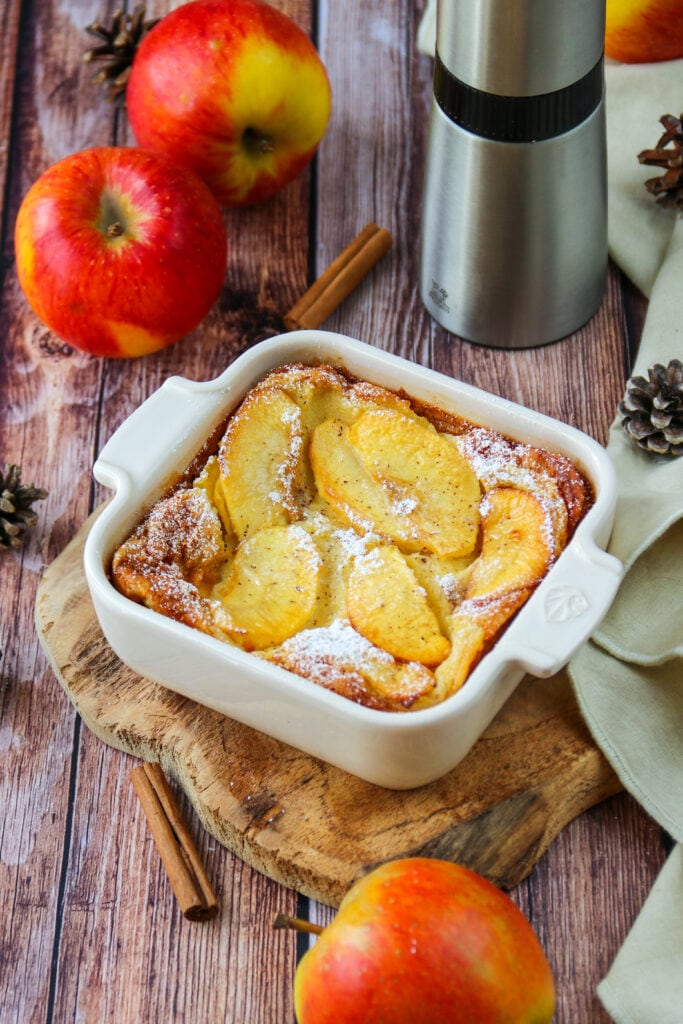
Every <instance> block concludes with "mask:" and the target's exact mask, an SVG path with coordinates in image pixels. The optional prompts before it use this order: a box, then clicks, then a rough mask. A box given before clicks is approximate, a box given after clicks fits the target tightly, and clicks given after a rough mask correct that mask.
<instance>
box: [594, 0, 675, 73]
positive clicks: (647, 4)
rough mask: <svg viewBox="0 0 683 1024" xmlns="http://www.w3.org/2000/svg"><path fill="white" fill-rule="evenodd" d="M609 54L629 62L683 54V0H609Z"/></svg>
mask: <svg viewBox="0 0 683 1024" xmlns="http://www.w3.org/2000/svg"><path fill="white" fill-rule="evenodd" d="M605 17H606V22H605V53H606V54H607V56H608V57H611V58H612V59H613V60H620V61H624V62H625V63H627V64H638V63H648V62H650V61H660V60H673V59H674V58H676V57H683V3H681V0H607V9H606V15H605Z"/></svg>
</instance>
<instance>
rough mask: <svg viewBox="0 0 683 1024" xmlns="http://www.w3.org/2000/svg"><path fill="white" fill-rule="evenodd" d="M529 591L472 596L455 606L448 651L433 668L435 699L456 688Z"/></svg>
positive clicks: (443, 697) (469, 672)
mask: <svg viewBox="0 0 683 1024" xmlns="http://www.w3.org/2000/svg"><path fill="white" fill-rule="evenodd" d="M530 594H531V590H530V589H525V588H522V589H520V590H514V591H511V592H509V593H506V594H499V595H498V596H497V597H494V598H474V599H472V600H468V601H464V602H463V603H462V604H461V605H460V606H459V608H458V609H457V611H455V612H454V613H453V615H452V616H451V618H450V621H449V629H448V633H449V636H450V642H451V650H450V654H449V655H448V657H447V658H446V659H445V661H443V662H442V663H441V664H440V665H439V666H437V668H436V669H435V670H434V675H435V676H436V680H437V688H438V697H437V698H436V699H437V700H439V701H441V700H444V699H445V698H446V697H450V696H451V695H452V694H454V693H455V692H456V691H457V690H459V689H460V687H461V686H462V684H463V683H464V682H465V680H466V679H467V678H468V676H469V675H470V674H471V672H472V670H473V668H474V667H475V665H476V664H477V662H478V661H479V660H480V659H481V658H482V657H483V655H484V654H486V652H487V651H488V650H489V648H490V647H491V646H492V644H493V643H494V642H495V640H496V638H497V637H498V634H499V633H500V631H501V630H502V629H503V627H504V626H505V624H506V623H507V622H508V621H509V620H510V619H511V618H512V616H513V615H514V614H515V612H516V611H518V610H519V609H520V608H521V607H522V605H523V604H524V602H525V601H526V600H527V598H528V597H529V596H530Z"/></svg>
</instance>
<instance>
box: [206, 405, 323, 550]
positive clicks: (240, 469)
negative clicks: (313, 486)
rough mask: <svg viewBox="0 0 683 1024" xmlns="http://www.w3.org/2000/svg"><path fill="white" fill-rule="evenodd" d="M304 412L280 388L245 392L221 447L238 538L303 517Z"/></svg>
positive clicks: (228, 500) (224, 482)
mask: <svg viewBox="0 0 683 1024" xmlns="http://www.w3.org/2000/svg"><path fill="white" fill-rule="evenodd" d="M302 452H303V433H302V429H301V412H300V410H299V407H298V406H297V404H296V403H295V402H293V401H292V399H291V398H289V397H288V396H287V395H286V394H285V393H284V391H281V390H280V389H278V388H273V389H268V388H264V389H262V390H260V391H255V392H253V393H252V394H251V395H249V396H247V398H246V399H245V401H244V402H243V403H242V405H241V407H240V409H239V410H238V411H237V413H236V414H235V415H234V416H233V418H232V419H231V421H230V424H229V426H228V429H227V430H226V432H225V435H224V437H223V440H222V442H221V447H220V451H219V456H218V457H219V463H220V468H221V483H222V487H223V494H224V496H225V504H226V506H227V509H228V512H229V513H230V519H231V520H232V523H233V526H234V528H235V533H236V534H237V537H238V538H239V539H240V540H242V539H243V538H244V537H247V536H252V535H253V534H255V533H256V532H257V531H258V530H262V529H264V528H265V527H268V526H278V525H279V526H284V525H286V524H287V523H290V522H294V521H296V520H298V519H300V518H301V512H300V509H299V506H298V503H297V494H298V492H299V490H300V488H301V486H302Z"/></svg>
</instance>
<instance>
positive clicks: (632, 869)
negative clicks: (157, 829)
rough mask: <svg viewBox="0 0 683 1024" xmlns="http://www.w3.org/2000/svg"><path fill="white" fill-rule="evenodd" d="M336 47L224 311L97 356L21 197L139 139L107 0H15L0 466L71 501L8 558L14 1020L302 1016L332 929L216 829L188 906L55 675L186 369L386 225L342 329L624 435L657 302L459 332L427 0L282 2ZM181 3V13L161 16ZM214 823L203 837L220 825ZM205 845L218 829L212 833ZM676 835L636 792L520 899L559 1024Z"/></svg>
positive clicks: (4, 601)
mask: <svg viewBox="0 0 683 1024" xmlns="http://www.w3.org/2000/svg"><path fill="white" fill-rule="evenodd" d="M276 5H277V6H278V7H279V8H281V9H282V10H285V11H286V12H287V13H288V14H290V15H291V16H292V17H293V18H294V19H295V20H296V21H297V22H298V23H299V24H301V25H302V26H303V27H304V28H305V29H306V30H307V31H310V32H311V33H312V34H313V36H314V38H315V39H316V41H317V44H318V46H319V48H320V51H321V54H322V56H323V58H324V61H325V63H326V65H327V68H328V71H329V75H330V79H331V82H332V87H333V92H334V113H333V118H332V122H331V125H330V128H329V131H328V134H327V137H326V139H325V141H324V143H323V145H322V147H321V149H320V152H319V155H318V158H317V160H316V162H315V165H314V166H313V167H312V168H311V171H310V173H306V174H305V175H304V176H303V177H301V178H300V179H299V180H298V181H296V182H295V183H294V184H293V185H292V186H291V187H290V188H288V189H287V190H286V191H285V192H284V193H282V194H280V195H279V196H278V197H276V198H275V199H274V200H273V201H271V202H269V203H267V204H264V205H262V206H261V207H259V208H253V209H245V210H240V211H233V212H229V213H227V214H226V221H227V225H228V230H229V233H230V250H231V256H230V265H229V270H228V275H227V278H226V283H225V288H224V290H223V293H222V296H221V298H220V300H219V302H218V303H217V305H216V306H215V308H214V309H213V311H212V312H211V314H210V315H209V317H208V318H207V320H206V322H205V323H204V324H203V325H202V326H201V328H200V329H198V330H197V331H196V332H195V333H194V334H193V335H192V336H190V337H188V338H186V339H184V340H183V341H182V342H180V343H178V344H176V345H175V346H173V347H171V348H170V349H168V350H166V351H164V352H161V353H159V354H157V355H154V356H151V357H146V358H143V359H141V360H137V361H120V362H116V361H103V360H100V359H96V358H90V357H88V356H86V355H83V354H81V353H78V352H75V351H73V350H72V349H70V348H69V347H68V346H66V345H64V344H62V343H61V342H60V341H59V340H58V339H57V338H56V337H54V336H53V335H52V334H50V332H49V331H48V330H47V329H45V328H44V327H43V326H42V325H41V324H40V323H39V322H38V321H37V320H36V318H35V317H34V316H33V314H32V313H31V311H30V310H29V309H28V307H27V305H26V303H25V301H24V299H23V296H22V294H21V292H20V289H19V285H18V283H17V278H16V274H15V269H14V253H13V242H12V234H13V224H14V219H15V216H16V212H17V209H18V206H19V203H20V200H21V197H22V195H23V194H24V193H25V192H26V190H27V189H28V187H29V185H30V184H31V183H32V181H33V180H34V179H35V178H36V177H38V175H39V174H40V173H41V172H42V171H43V170H44V169H45V168H46V167H47V166H48V165H50V164H51V163H53V162H54V161H55V160H57V159H58V158H60V157H62V156H64V155H66V154H67V153H70V152H72V151H74V150H77V149H81V148H85V147H87V146H92V145H103V144H112V143H117V144H130V143H131V142H132V138H131V135H130V132H129V129H128V126H127V123H126V116H125V114H124V113H120V112H119V113H117V112H116V111H115V110H114V109H113V108H112V107H110V106H109V105H107V103H105V102H104V100H103V98H102V97H101V95H100V93H99V92H98V91H97V89H96V88H95V86H93V85H92V84H91V82H90V74H91V72H90V71H89V70H88V69H84V68H83V66H82V64H81V54H82V52H83V50H84V49H85V48H86V47H87V45H88V39H87V37H86V36H85V34H84V27H85V25H87V24H89V23H90V22H92V21H93V20H95V18H99V19H101V20H104V19H105V18H106V17H109V16H110V15H111V13H112V10H113V8H114V4H113V3H111V4H109V3H106V4H105V3H104V0H102V2H97V0H70V2H59V0H41V2H40V3H38V2H37V0H3V3H2V4H0V55H1V65H0V67H1V71H0V75H1V77H0V122H1V132H2V134H1V144H0V196H2V201H3V207H2V215H1V220H0V224H1V225H2V262H1V263H0V276H1V285H2V292H1V297H0V346H1V351H2V358H1V362H0V409H1V411H2V412H1V418H0V459H2V460H3V461H5V462H16V463H20V464H21V465H22V467H23V479H24V480H25V482H32V481H35V482H36V483H39V484H41V485H43V486H45V487H47V488H48V489H49V498H48V499H47V500H46V501H44V502H42V503H39V504H38V506H37V508H38V512H39V522H38V525H37V527H35V528H34V529H33V530H32V531H31V533H30V535H29V538H28V541H27V543H26V545H25V547H24V548H23V549H22V550H21V551H19V552H18V553H8V552H5V553H2V555H0V600H1V605H0V607H1V608H2V613H1V621H0V648H1V649H2V662H1V663H0V669H1V673H2V675H1V679H2V683H1V686H0V764H1V765H2V768H1V770H0V899H1V901H2V907H3V913H2V915H1V919H0V1020H1V1021H2V1022H3V1024H27V1022H59V1024H62V1022H67V1021H84V1022H86V1024H97V1022H103V1021H116V1022H117V1024H140V1022H142V1021H157V1020H159V1021H161V1020H164V1021H186V1020H192V1021H195V1022H197V1024H200V1022H207V1024H208V1022H212V1024H213V1022H218V1021H229V1022H233V1024H273V1022H276V1021H278V1022H280V1021H282V1022H284V1021H286V1022H292V1021H293V1019H294V1013H293V1004H292V982H293V977H294V971H295V967H296V960H297V955H300V954H301V951H302V943H301V941H299V943H298V946H297V940H296V939H295V938H294V937H293V936H292V934H291V933H283V932H274V931H273V930H272V927H271V921H272V918H273V915H274V913H275V912H276V911H277V910H284V911H287V912H290V913H292V912H297V911H298V912H299V914H310V915H311V916H312V917H315V918H317V919H318V920H320V921H322V922H323V923H325V921H327V920H329V918H330V916H331V914H332V911H331V910H329V909H328V908H324V907H321V906H317V905H313V904H311V905H308V901H307V900H306V899H304V898H303V897H298V896H297V894H296V893H294V892H292V891H289V890H287V889H284V888H282V887H281V886H279V885H278V884H276V883H275V882H273V881H271V880H269V879H268V878H266V877H264V876H262V875H260V874H258V873H257V872H255V871H253V870H252V869H250V868H248V867H247V866H246V865H245V864H244V863H243V862H241V861H240V860H239V859H237V858H236V857H235V856H233V855H232V854H230V853H228V852H227V851H226V850H225V849H224V848H223V847H221V846H220V845H218V844H217V843H216V842H215V841H214V840H212V839H210V838H209V836H208V835H207V834H205V833H202V834H201V835H200V837H199V842H200V847H201V852H202V855H203V857H204V860H205V863H206V865H207V868H208V871H209V875H210V877H211V878H212V879H213V880H214V883H215V885H216V888H217V890H218V894H219V897H220V901H221V904H222V912H221V914H220V916H219V917H218V918H217V919H215V920H213V921H212V922H209V923H203V924H196V923H190V922H188V921H186V920H185V919H184V918H183V917H182V916H181V915H180V913H179V911H178V908H177V905H176V903H175V900H174V899H173V896H172V894H171V891H170V889H169V886H168V882H167V879H166V876H165V875H164V873H163V870H162V869H161V867H160V863H159V860H158V856H157V853H156V850H155V848H154V846H153V843H152V841H151V839H150V835H149V832H148V830H147V827H146V825H145V822H144V819H143V817H142V815H141V812H140V808H139V805H138V803H137V800H136V797H135V794H134V791H133V789H132V787H131V784H130V778H129V773H130V769H131V767H132V765H133V763H134V760H133V758H131V757H129V756H127V755H125V754H122V753H120V752H117V751H115V750H113V749H111V748H110V747H108V746H105V745H104V744H102V743H101V742H100V741H98V740H97V739H95V737H94V736H93V735H92V734H91V733H90V732H89V731H88V730H87V729H86V728H85V727H84V726H82V724H81V722H80V719H79V718H78V716H77V715H76V713H75V711H74V709H73V707H72V706H71V704H70V703H69V701H68V700H67V698H66V696H65V694H64V692H63V690H62V689H61V688H60V686H59V685H58V683H57V682H56V680H55V677H54V675H53V673H52V671H51V670H50V668H49V667H48V665H47V662H46V659H45V656H44V654H43V653H42V650H41V648H40V646H39V643H38V640H37V637H36V632H35V628H34V621H33V614H34V601H35V593H36V588H37V585H38V582H39V580H40V578H41V574H42V572H43V570H44V569H45V567H46V566H47V565H48V564H49V563H50V562H51V561H52V560H53V559H54V558H55V557H56V556H57V555H58V554H59V553H60V551H62V549H63V548H64V547H65V545H66V544H67V543H68V542H69V540H70V539H71V537H72V536H73V534H74V533H75V531H76V530H77V529H78V527H80V526H81V524H82V523H83V522H84V521H85V519H86V518H87V516H88V514H89V512H90V511H91V510H92V509H93V508H94V507H95V506H96V505H98V504H99V503H100V502H101V501H102V500H103V498H104V497H105V495H104V494H102V493H99V491H98V488H97V487H95V486H94V485H93V482H92V477H91V466H92V463H93V460H94V458H95V456H96V454H97V452H98V451H99V450H100V449H101V447H102V445H103V444H104V442H105V441H106V440H107V438H108V437H109V436H110V435H111V434H112V432H113V431H114V430H115V428H116V427H117V426H118V425H119V424H120V423H121V421H122V420H123V419H124V418H125V417H126V416H127V415H128V414H129V413H130V412H131V411H132V410H133V409H134V408H135V407H136V406H137V405H138V404H139V403H140V402H141V401H142V400H143V399H144V398H145V397H147V396H148V395H149V394H150V393H151V392H152V391H154V390H155V389H156V388H157V387H158V386H159V385H160V384H161V382H162V381H163V380H164V379H165V378H166V377H168V376H169V375H170V374H175V373H179V374H182V375H184V376H187V377H190V378H195V379H210V378H212V377H214V376H216V375H217V374H218V373H219V372H220V371H221V370H223V369H224V367H225V366H226V365H227V364H228V363H230V361H231V360H232V359H234V357H235V356H236V355H237V354H238V353H239V352H241V351H243V350H244V349H245V348H246V347H248V346H249V345H250V344H252V343H253V342H254V341H255V340H257V339H258V338H259V337H260V336H261V334H262V333H263V332H264V331H265V330H267V328H268V326H269V324H271V323H272V321H273V314H274V312H283V311H284V310H286V309H287V308H288V307H289V306H290V305H291V303H292V302H293V301H294V299H295V298H296V297H297V296H298V295H299V294H300V293H301V292H302V291H303V290H304V288H305V286H306V284H307V283H308V282H309V281H310V280H312V279H313V277H315V276H316V275H317V274H318V273H319V272H320V271H321V270H322V269H323V268H324V267H325V266H327V265H328V264H329V262H330V261H331V260H332V258H333V257H334V256H335V255H336V254H337V253H338V252H339V251H340V250H341V249H342V248H343V247H344V246H345V245H346V244H347V243H348V242H349V241H350V239H351V238H352V237H353V236H354V235H355V234H356V233H357V232H358V231H359V230H360V228H361V227H362V226H363V225H364V224H366V223H367V222H369V221H375V222H377V223H379V224H381V225H383V226H385V227H387V228H389V230H390V231H391V232H392V234H393V238H394V246H393V249H392V250H391V252H390V254H389V255H388V256H386V257H385V259H384V260H383V262H382V264H381V265H380V267H378V268H377V269H376V270H375V271H374V272H373V274H372V275H371V277H370V278H368V279H367V280H366V281H365V282H364V283H363V284H362V286H361V287H360V288H359V289H358V291H357V293H356V294H354V295H353V296H352V297H351V298H350V299H349V300H347V302H346V303H345V304H344V305H343V307H342V308H341V309H340V310H339V311H337V312H336V313H335V314H334V315H333V316H332V318H331V319H330V320H329V321H328V322H327V324H326V326H327V327H329V328H330V329H334V330H339V331H342V332H344V333H347V334H351V335H354V336H356V337H359V338H361V339H365V340H369V341H372V342H373V343H374V344H376V345H378V346H379V347H381V348H386V349H391V350H393V351H395V352H398V353H400V354H402V355H404V356H406V357H408V358H410V359H413V360H415V361H417V362H420V363H424V364H428V365H431V366H433V367H435V368H437V369H439V370H441V371H444V372H445V373H447V374H451V375H453V376H456V377H459V378H461V379H463V380H466V381H469V382H472V383H474V384H476V385H479V386H481V387H483V388H486V389H488V390H490V391H493V392H495V393H497V394H500V395H504V396H506V397H508V398H511V399H514V400H517V401H520V402H522V403H525V404H528V405H529V406H531V407H532V408H534V409H538V410H540V411H543V412H545V413H549V414H551V415H553V416H558V417H560V418H562V419H565V420H567V421H569V422H570V423H573V424H575V425H576V426H578V427H580V428H582V429H583V430H585V431H587V432H588V433H589V434H592V435H593V436H594V437H596V438H598V439H599V440H600V441H601V442H604V441H605V440H606V435H607V428H608V424H609V422H610V420H611V418H612V415H613V410H614V408H615V404H616V402H617V400H618V398H619V396H620V393H621V391H622V388H623V382H624V380H625V377H626V375H627V371H628V367H629V363H630V359H631V356H632V354H633V351H634V349H635V347H636V346H637V343H638V338H639V334H640V329H641V325H642V319H643V314H644V306H643V302H642V301H641V300H640V298H639V297H638V296H637V295H635V294H634V293H633V291H632V290H631V289H629V287H628V286H627V285H626V283H625V282H624V280H623V278H622V277H621V275H620V274H619V272H618V271H617V270H616V269H615V268H613V267H612V268H611V271H610V277H609V284H608V289H607V293H606V295H605V299H604V303H603V305H602V308H601V309H600V311H599V313H598V314H597V316H596V317H595V318H594V319H593V320H592V322H591V323H589V324H588V325H587V326H586V327H585V328H584V329H583V330H581V331H579V332H578V333H577V334H575V335H574V336H573V337H571V338H568V339H566V340H564V341H562V342H560V343H557V344H554V345H551V346H548V347H546V348H543V349H537V350H532V351H527V352H503V351H494V350H489V349H484V348H478V347H476V346H473V345H471V344H466V343H463V342H461V341H459V340H458V339H455V338H453V337H449V336H448V335H446V333H445V332H444V331H442V330H441V329H439V328H437V327H436V326H435V325H434V324H433V323H432V322H431V321H430V319H429V317H428V316H427V315H426V313H425V311H424V309H423V307H422V305H421V303H420V300H419V297H418V295H417V291H416V278H417V269H416V236H417V233H418V225H419V212H420V199H419V197H420V185H421V176H422V168H423V161H422V157H423V152H424V145H425V132H426V123H427V109H428V104H429V96H430V76H431V63H430V61H429V60H428V59H427V58H425V57H422V56H420V55H419V54H418V53H417V51H416V48H415V33H416V29H417V25H418V23H419V18H420V15H421V12H422V8H423V4H422V3H421V2H420V0H418V2H417V3H411V2H409V0H395V2H394V3H391V4H387V3H384V2H382V0H366V2H364V3H362V4H361V3H354V4H340V3H328V2H326V0H320V2H319V3H315V2H313V0H310V2H309V0H277V4H276ZM171 6H176V5H175V4H173V3H166V2H165V0H156V2H154V3H152V4H151V5H150V6H149V12H150V14H163V13H164V12H165V11H166V10H167V9H168V8H170V7H171ZM195 824H196V822H195ZM199 831H201V830H199ZM666 852H667V838H666V836H664V835H662V833H661V831H660V829H659V828H658V827H657V826H656V825H654V824H653V823H652V822H651V821H650V820H649V819H648V818H647V817H646V815H645V814H644V813H643V812H642V811H641V809H640V808H639V807H638V806H637V805H636V803H635V802H634V801H633V800H632V799H630V798H629V797H628V796H627V795H625V794H623V793H622V794H620V795H618V796H616V797H612V798H610V799H609V800H606V801H605V802H603V803H601V804H599V805H598V806H597V807H594V808H593V809H592V810H590V811H588V812H586V813H584V814H583V815H581V816H580V817H579V818H577V819H575V820H574V821H573V822H572V823H571V824H570V825H569V826H567V827H566V828H565V829H564V830H563V832H562V833H561V834H560V836H559V837H558V838H557V839H556V840H555V842H554V843H553V844H552V845H551V847H550V849H549V850H548V852H547V853H546V854H545V856H544V857H543V858H542V860H541V861H540V863H539V864H538V865H537V866H536V868H535V869H534V870H533V872H532V873H531V875H530V876H529V877H528V878H527V879H526V880H525V881H524V882H523V883H522V884H520V885H518V886H517V887H516V888H515V889H514V890H513V891H512V894H511V895H512V897H513V899H514V900H515V901H516V902H517V903H518V904H519V906H520V907H521V908H522V909H523V910H524V912H525V913H526V914H527V915H528V916H529V918H530V919H531V921H532V923H533V925H534V926H535V928H536V930H537V932H538V934H539V936H540V939H541V941H542V943H543V945H544V947H545V949H546V950H547V954H548V957H549V959H550V962H551V964H552V967H553V970H554V972H555V976H556V980H557V988H558V1009H557V1015H556V1020H557V1021H558V1024H605V1022H607V1021H608V1017H607V1015H606V1014H605V1013H604V1011H603V1010H602V1008H601V1006H600V1003H599V1001H598V999H597V997H596V995H595V987H596V984H597V982H598V981H599V979H600V978H601V977H602V976H603V974H604V973H605V971H606V970H607V968H608V967H609V965H610V963H611V961H612V959H613V957H614V955H615V954H616V952H617V950H618V948H619V946H620V945H621V943H622V941H623V940H624V938H625V936H626V934H627V932H628V930H629V928H630V926H631V924H632V922H633V920H634V918H635V916H636V914H637V913H638V911H639V909H640V907H641V906H642V903H643V901H644V899H645V897H646V895H647V893H648V891H649V888H650V886H651V884H652V882H653V880H654V878H655V877H656V875H657V873H658V871H659V868H660V866H661V864H662V862H663V860H664V858H665V856H666Z"/></svg>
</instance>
